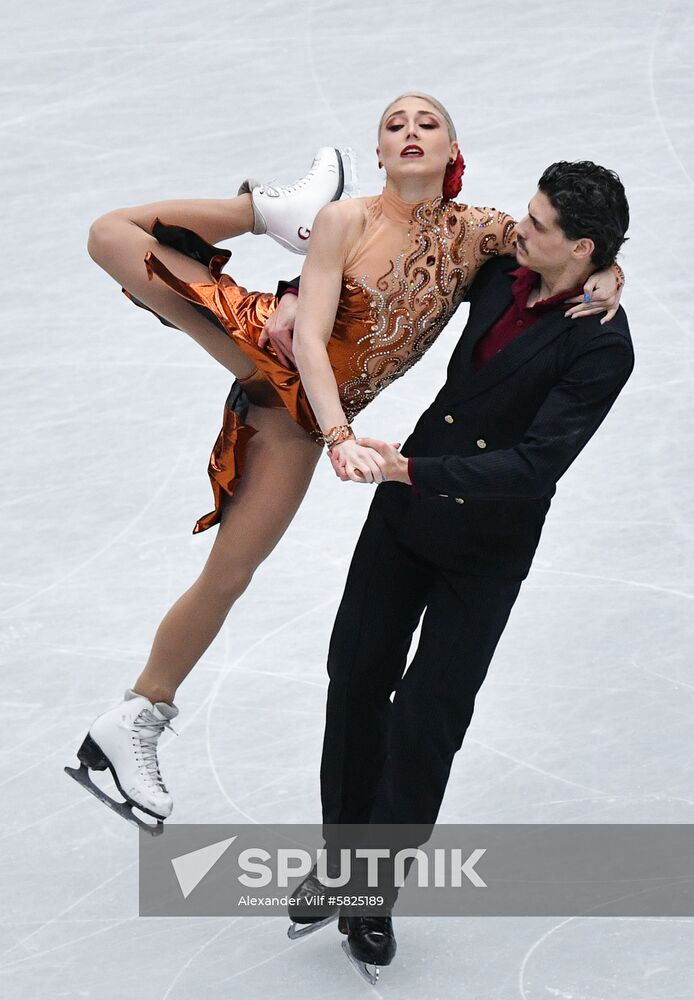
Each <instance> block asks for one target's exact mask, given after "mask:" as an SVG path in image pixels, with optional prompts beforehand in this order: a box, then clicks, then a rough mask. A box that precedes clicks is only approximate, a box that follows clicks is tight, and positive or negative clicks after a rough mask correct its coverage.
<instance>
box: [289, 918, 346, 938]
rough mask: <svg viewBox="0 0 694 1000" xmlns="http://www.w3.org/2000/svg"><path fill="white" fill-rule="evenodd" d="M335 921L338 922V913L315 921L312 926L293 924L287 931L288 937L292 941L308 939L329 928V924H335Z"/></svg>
mask: <svg viewBox="0 0 694 1000" xmlns="http://www.w3.org/2000/svg"><path fill="white" fill-rule="evenodd" d="M333 920H337V913H332V914H331V915H330V916H329V917H325V918H324V919H323V920H314V921H313V923H311V924H292V925H291V926H290V927H289V928H288V929H287V937H288V938H289V939H290V941H298V940H299V938H303V937H308V936H309V934H314V933H315V932H316V931H319V930H321V929H322V928H323V927H327V926H328V924H331V923H332V922H333Z"/></svg>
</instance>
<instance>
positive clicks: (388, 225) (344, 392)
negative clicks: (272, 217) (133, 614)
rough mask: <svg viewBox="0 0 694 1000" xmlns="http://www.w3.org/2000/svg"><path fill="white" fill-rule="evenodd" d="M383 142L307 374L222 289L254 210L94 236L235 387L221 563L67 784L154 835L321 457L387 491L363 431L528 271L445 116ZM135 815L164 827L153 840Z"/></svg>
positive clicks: (107, 260)
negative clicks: (246, 614) (476, 204)
mask: <svg viewBox="0 0 694 1000" xmlns="http://www.w3.org/2000/svg"><path fill="white" fill-rule="evenodd" d="M378 136H379V146H378V149H377V154H378V156H379V164H380V165H382V166H384V167H385V171H386V176H387V180H386V184H385V187H384V189H383V192H382V193H381V194H380V195H378V196H374V197H366V198H356V199H349V200H346V201H342V202H333V203H330V204H327V205H325V206H324V207H323V208H321V209H320V211H319V212H318V214H317V216H316V219H315V223H314V225H313V228H312V232H311V236H310V245H309V250H308V256H307V259H306V262H305V265H304V268H303V273H302V278H301V292H300V296H299V302H298V313H297V320H296V327H295V333H294V341H293V348H294V355H295V359H296V363H297V366H298V371H297V370H295V369H294V368H292V367H290V366H289V365H288V364H286V363H284V360H286V358H285V359H284V360H282V359H281V358H280V355H279V354H278V352H277V351H276V350H275V348H273V346H272V344H271V343H270V344H269V343H267V333H265V335H264V336H262V335H263V329H264V326H265V324H266V322H267V320H268V319H269V318H270V317H271V316H272V314H273V312H274V311H275V310H276V308H277V304H278V299H277V297H276V296H274V295H272V294H269V293H262V292H248V291H247V290H246V289H245V288H242V287H240V286H239V285H237V284H236V283H235V282H234V281H233V279H232V278H231V277H230V276H229V275H227V274H225V273H222V270H221V268H222V265H223V263H224V262H225V261H226V260H227V259H228V258H229V256H230V252H229V251H228V250H223V249H219V248H218V247H215V246H214V245H213V244H214V242H215V241H218V240H225V239H228V238H230V237H232V236H236V235H239V234H241V233H245V232H249V231H258V219H257V218H256V215H255V214H254V205H256V201H255V200H254V195H251V194H243V195H241V196H239V197H237V198H233V199H230V200H223V201H214V200H200V201H197V200H196V201H165V202H159V203H155V204H149V205H143V206H140V207H136V208H124V209H118V210H116V211H113V212H109V213H108V214H106V215H104V216H102V217H101V218H100V219H97V220H96V222H95V223H94V224H93V225H92V227H91V230H90V235H89V244H88V250H89V253H90V255H91V256H92V258H93V259H94V260H95V261H96V262H97V263H98V264H99V265H100V266H101V267H103V268H104V269H105V270H106V271H107V272H108V273H109V274H111V275H112V276H113V277H114V278H115V279H116V281H118V282H119V284H120V285H121V286H122V288H123V291H124V292H125V294H126V295H127V296H128V297H129V298H130V299H132V301H133V302H134V303H135V304H136V305H139V306H143V307H144V308H147V309H149V310H150V311H151V312H153V313H154V314H155V315H156V316H158V318H159V319H160V320H161V321H162V322H163V323H165V324H166V325H168V326H173V327H176V328H178V329H180V330H184V331H185V332H186V333H188V334H190V336H191V337H193V338H194V339H195V340H196V341H197V342H198V343H199V344H200V345H201V346H202V347H204V348H205V349H206V350H207V351H208V353H210V354H211V355H212V356H213V357H214V358H216V359H217V360H218V361H219V362H220V363H221V364H222V365H224V366H225V367H226V368H228V369H229V371H231V372H232V373H233V374H234V375H235V377H236V381H235V382H234V385H233V387H232V391H231V393H230V396H229V398H228V400H227V403H226V407H225V412H224V422H223V427H222V430H221V432H220V434H219V437H218V439H217V442H216V444H215V446H214V450H213V452H212V457H211V459H210V465H209V470H208V471H209V475H210V479H211V483H212V490H213V494H214V500H215V507H214V510H213V511H211V512H210V513H209V514H206V515H205V516H204V517H201V518H200V519H199V520H198V521H197V523H196V525H195V529H194V533H195V532H200V531H204V530H206V529H207V528H210V527H211V526H212V525H214V524H219V529H218V532H217V536H216V538H215V541H214V544H213V546H212V549H211V551H210V554H209V557H208V559H207V561H206V563H205V565H204V567H203V570H202V572H201V574H200V576H199V577H198V579H197V580H196V581H195V582H194V583H193V585H192V586H191V587H190V589H189V590H187V591H186V592H185V593H184V594H183V595H182V596H181V597H179V599H178V600H177V601H176V602H175V604H174V605H173V607H172V608H171V609H170V610H169V611H168V612H167V614H166V615H165V617H164V619H163V620H162V622H161V624H160V626H159V628H158V630H157V633H156V636H155V639H154V643H153V646H152V650H151V653H150V656H149V659H148V661H147V663H146V665H145V667H144V670H143V671H142V673H141V674H140V676H139V677H138V679H137V681H136V682H135V684H134V686H133V687H132V688H131V689H129V690H128V691H127V692H126V695H125V698H124V700H123V702H122V703H121V704H119V705H117V706H116V707H115V708H113V709H110V710H109V711H107V712H106V713H104V714H103V715H101V716H99V718H97V719H96V721H95V722H94V723H93V725H92V726H91V727H90V729H89V732H88V733H87V736H86V737H85V739H84V741H83V743H82V745H81V747H80V749H79V750H78V758H79V760H80V764H81V766H80V768H79V769H72V768H66V770H67V771H68V773H69V774H71V775H72V776H73V777H75V778H77V780H78V781H80V783H82V784H83V785H84V786H85V787H86V788H87V789H88V790H89V791H91V792H92V793H93V794H95V795H96V796H97V797H98V798H100V799H101V800H102V801H104V802H105V803H106V804H107V805H109V806H110V807H111V808H113V809H115V810H116V811H118V812H119V813H120V814H121V815H123V816H124V818H126V819H128V820H129V821H131V822H134V823H135V824H136V825H138V826H140V827H142V828H144V829H148V830H149V831H150V832H159V831H160V830H161V821H162V820H163V819H165V818H166V817H168V816H169V815H170V813H171V810H172V808H173V802H172V798H171V795H170V794H169V792H168V790H167V788H166V785H165V784H164V781H163V779H162V777H161V773H160V769H159V763H158V759H157V741H158V739H159V737H160V735H161V733H162V731H163V730H164V729H165V728H171V720H172V719H174V718H175V717H176V716H177V714H178V709H177V708H176V707H175V705H174V704H173V702H174V697H175V695H176V690H177V688H178V686H179V685H180V684H181V682H182V681H183V680H184V678H185V677H186V676H187V674H188V673H189V672H190V670H191V669H192V668H193V666H194V665H195V664H196V663H197V661H198V660H199V659H200V657H201V656H202V654H203V653H204V652H205V650H206V649H207V647H208V646H209V645H210V643H211V642H212V640H213V639H214V638H215V636H216V635H217V633H218V631H219V629H220V628H221V626H222V623H223V622H224V620H225V618H226V616H227V614H228V612H229V610H230V608H231V607H232V605H233V604H234V602H235V601H236V599H237V598H238V597H239V596H240V595H241V594H242V593H243V592H244V590H245V589H246V587H247V586H248V584H249V582H250V580H251V578H252V576H253V573H254V572H255V570H256V569H257V567H258V566H259V565H260V563H261V562H262V561H263V560H264V559H265V558H266V557H267V556H268V555H269V554H270V552H271V551H272V550H273V548H274V547H275V545H276V544H277V542H278V541H279V540H280V538H281V537H282V535H283V534H284V532H285V531H286V529H287V527H288V526H289V524H290V522H291V520H292V518H293V517H294V514H295V513H296V511H297V509H298V507H299V504H300V503H301V500H302V499H303V496H304V494H305V492H306V489H307V487H308V484H309V482H310V480H311V476H312V475H313V471H314V469H315V467H316V464H317V462H318V460H319V458H320V455H321V453H322V445H323V444H324V443H325V444H327V445H328V448H329V449H331V450H332V453H333V454H334V455H336V456H337V457H338V458H339V460H340V461H341V462H344V464H345V469H346V471H347V473H348V474H349V475H352V476H358V477H360V478H362V479H364V480H365V481H367V482H381V481H382V479H383V475H382V471H381V470H382V466H383V464H384V461H383V459H382V458H381V456H380V455H379V454H378V452H376V451H374V450H372V449H370V448H367V447H363V446H360V445H358V444H357V443H356V440H355V436H354V434H353V432H352V429H351V426H350V424H351V421H352V420H353V419H354V417H355V416H356V414H357V413H359V411H360V410H362V409H363V407H365V406H366V405H367V403H369V402H370V401H371V400H372V399H373V398H374V397H375V396H376V395H377V394H378V393H379V392H380V391H381V390H382V389H384V388H385V387H386V386H387V385H389V384H390V383H391V382H392V381H393V380H394V379H396V378H399V377H400V376H401V375H403V374H404V373H405V372H406V371H407V369H408V368H410V367H411V366H412V365H413V364H415V363H416V362H417V361H418V360H419V359H420V358H421V357H422V356H423V354H424V352H425V351H426V350H427V349H428V348H429V347H430V346H431V344H432V343H433V342H434V340H436V338H437V337H438V335H439V333H440V332H441V330H442V329H443V328H444V326H445V325H446V324H447V323H448V321H449V319H450V318H451V316H452V315H453V313H454V312H455V310H456V309H457V307H458V306H459V304H460V302H461V301H462V300H463V298H464V297H465V293H466V290H467V289H468V288H469V286H470V284H471V283H472V281H473V279H474V278H475V275H476V274H477V272H478V270H479V268H480V267H481V266H482V265H483V264H484V262H485V260H487V259H488V258H489V257H491V256H495V255H497V254H500V253H504V254H512V253H514V242H515V229H514V221H513V219H511V218H510V217H509V216H508V215H506V214H505V213H503V212H498V211H496V210H494V209H487V208H473V207H471V206H468V205H460V204H456V203H454V202H452V201H451V200H450V199H451V198H454V197H455V196H456V195H457V194H458V192H459V190H460V186H461V183H460V178H461V175H462V172H463V169H464V163H463V160H462V156H461V154H460V151H459V148H458V142H457V139H456V132H455V128H454V126H453V122H452V121H451V118H450V115H449V114H448V112H447V111H446V110H445V108H444V107H443V106H442V105H441V104H440V103H439V102H438V101H437V100H435V99H434V98H432V97H428V96H426V95H421V94H407V95H403V96H401V97H399V98H397V99H396V101H394V102H391V104H389V105H388V107H387V108H386V110H385V112H384V114H383V116H382V118H381V122H380V124H379V132H378ZM309 221H310V220H309ZM300 235H301V234H300ZM208 241H209V242H208ZM594 277H595V276H594ZM155 278H156V279H157V280H154V279H155ZM619 284H620V282H619V280H618V279H617V278H616V277H615V276H614V274H613V273H611V272H609V271H608V272H605V274H604V275H602V274H601V275H600V279H599V285H600V289H601V290H600V291H599V292H598V298H599V299H600V300H601V301H602V300H605V302H604V304H603V306H602V307H603V308H607V307H610V306H613V305H614V306H615V308H616V304H618V296H616V293H617V292H618V289H619ZM591 307H592V309H593V310H595V308H597V303H596V301H595V300H594V301H593V302H592V303H591ZM587 308H588V307H586V310H584V311H587ZM259 340H260V344H259ZM107 768H108V769H109V770H110V771H111V774H112V776H113V778H114V780H115V782H116V785H117V786H118V789H119V790H120V792H121V794H122V795H123V797H124V799H125V802H124V803H118V802H116V801H115V800H113V799H111V798H110V797H109V796H108V795H106V794H105V793H104V792H102V791H101V790H100V789H98V788H97V786H96V785H94V784H93V783H92V782H91V780H90V778H89V773H88V772H89V769H92V770H106V769H107ZM133 806H136V807H137V808H139V809H141V810H143V811H144V812H145V813H148V814H149V815H151V816H153V817H155V818H156V819H157V821H158V822H157V825H156V827H155V826H154V825H152V824H148V823H145V822H144V821H142V820H141V819H139V817H137V816H136V815H135V814H134V813H133V812H132V807H133Z"/></svg>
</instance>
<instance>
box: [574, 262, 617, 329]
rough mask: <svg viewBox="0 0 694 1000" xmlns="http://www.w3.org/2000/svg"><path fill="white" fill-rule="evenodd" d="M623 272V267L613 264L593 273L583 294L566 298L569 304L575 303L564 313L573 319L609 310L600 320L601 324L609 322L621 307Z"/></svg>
mask: <svg viewBox="0 0 694 1000" xmlns="http://www.w3.org/2000/svg"><path fill="white" fill-rule="evenodd" d="M621 273H622V271H621V268H618V267H617V265H612V267H607V268H605V269H604V270H603V271H596V273H595V274H591V276H590V278H588V280H587V281H586V283H585V285H584V286H583V295H577V296H576V298H574V299H567V300H566V302H567V304H573V308H571V309H568V310H567V311H566V312H565V313H564V315H565V316H570V317H571V319H580V318H581V317H583V316H593V315H595V314H596V313H600V312H605V310H607V315H606V316H604V317H603V319H601V320H600V325H601V326H602V325H604V324H605V323H608V322H609V321H610V320H611V319H613V318H614V315H615V313H616V312H617V310H618V309H619V300H620V299H621V297H622V288H623V287H624V281H623V279H620V275H621ZM586 296H588V299H586Z"/></svg>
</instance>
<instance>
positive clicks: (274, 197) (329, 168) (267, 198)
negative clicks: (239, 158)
mask: <svg viewBox="0 0 694 1000" xmlns="http://www.w3.org/2000/svg"><path fill="white" fill-rule="evenodd" d="M356 165H357V161H356V156H355V154H354V151H353V150H351V149H344V150H339V149H334V148H333V147H332V146H322V147H321V148H320V149H319V150H318V152H317V153H316V155H315V157H314V160H313V163H312V164H311V169H310V170H309V172H308V173H307V174H306V175H305V176H304V177H302V178H301V179H300V180H298V181H296V183H294V184H288V185H284V186H282V185H280V184H261V183H260V182H259V181H257V180H255V179H254V178H253V177H249V178H248V179H247V180H245V181H244V182H243V184H242V185H241V187H240V188H239V194H250V195H251V198H252V199H253V216H254V220H255V225H254V226H253V232H254V233H255V235H256V236H260V235H262V234H266V235H267V236H270V237H272V239H273V240H275V241H276V242H277V243H279V244H280V245H281V246H283V247H285V248H286V249H287V250H291V251H292V253H300V254H305V253H308V246H309V241H310V239H311V227H312V226H313V220H314V219H315V217H316V214H317V213H318V211H319V209H321V208H322V207H323V206H324V205H327V204H328V203H329V202H331V201H339V200H340V198H341V197H342V196H343V195H344V196H345V197H347V198H351V197H354V196H355V194H356V190H357V170H356Z"/></svg>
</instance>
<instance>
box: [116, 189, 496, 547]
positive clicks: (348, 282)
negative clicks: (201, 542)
mask: <svg viewBox="0 0 694 1000" xmlns="http://www.w3.org/2000/svg"><path fill="white" fill-rule="evenodd" d="M358 203H359V205H360V207H361V210H362V212H363V227H362V229H361V234H360V236H359V238H358V240H357V241H356V243H355V245H354V247H353V248H352V249H351V250H350V252H349V254H348V256H347V258H346V261H345V271H344V275H343V279H342V288H341V292H340V298H339V302H338V307H337V313H336V316H335V324H334V327H333V332H332V335H331V337H330V340H329V341H328V345H327V352H328V358H329V359H330V364H331V366H332V369H333V372H334V374H335V381H336V382H337V387H338V391H339V395H340V401H341V403H342V407H343V409H344V412H345V415H346V417H347V419H348V420H349V421H350V422H351V421H352V420H353V418H354V417H355V416H356V415H357V413H359V412H360V410H362V409H363V408H364V407H365V406H366V405H367V403H369V402H371V400H372V399H374V398H375V397H376V396H377V395H378V394H379V392H381V390H382V389H385V387H386V386H387V385H390V383H391V382H392V381H393V380H394V379H396V378H400V376H401V375H404V374H405V372H406V371H407V370H408V369H409V368H411V367H412V365H414V364H416V362H417V361H419V359H420V358H421V357H422V356H423V355H424V353H425V351H426V350H427V349H428V348H429V347H431V345H432V344H433V343H434V341H435V340H436V338H437V337H438V335H439V334H440V332H441V330H443V328H444V326H445V325H446V324H447V323H448V321H449V319H450V318H451V316H452V315H453V313H454V312H455V310H456V309H457V308H458V306H459V305H460V303H461V302H462V300H463V298H464V297H465V293H466V291H467V289H468V288H469V286H470V284H471V283H472V281H473V279H474V278H475V276H476V274H477V272H478V270H479V268H480V267H481V266H482V264H484V262H485V260H487V259H488V258H489V257H493V256H497V255H498V254H510V253H513V252H514V250H515V223H514V220H513V219H512V218H510V216H508V215H506V214H505V213H504V212H498V211H496V209H492V208H474V207H472V206H470V205H460V204H457V203H456V202H452V201H445V200H444V199H443V198H441V197H438V198H434V199H433V200H429V201H421V202H417V203H416V204H412V203H410V202H406V201H403V200H402V199H401V198H399V197H397V196H396V195H395V194H393V192H392V191H390V190H389V189H388V188H384V189H383V192H382V194H380V195H377V196H375V197H371V198H361V199H358ZM153 235H154V236H155V237H156V239H157V240H158V241H159V242H160V243H165V244H167V245H169V246H172V247H174V248H175V249H177V250H179V251H180V252H181V253H184V254H186V255H187V256H189V257H191V258H193V259H194V260H197V261H200V262H201V263H203V264H205V265H207V267H208V269H209V272H210V278H211V281H209V282H207V281H205V282H186V281H183V280H181V279H180V278H177V277H176V275H174V274H172V273H171V271H169V269H168V268H167V267H165V265H164V264H163V263H162V262H161V261H160V260H159V259H158V257H157V256H156V254H154V253H152V251H148V253H147V254H146V256H145V265H146V267H147V273H148V275H149V277H150V278H152V277H153V276H154V275H157V277H159V278H161V280H162V281H164V282H166V284H167V285H168V286H169V287H170V288H171V289H173V290H174V291H175V292H178V294H179V295H182V296H183V297H184V298H185V299H187V300H188V301H190V302H192V303H193V305H194V306H195V307H196V308H197V309H198V310H199V311H200V312H202V313H203V314H204V315H205V316H206V318H208V319H209V320H210V321H211V322H213V323H214V324H215V325H216V326H218V327H220V328H221V329H222V330H224V332H225V333H226V334H228V336H230V337H231V338H232V339H233V341H234V343H235V344H236V345H237V346H238V347H239V348H240V349H241V350H242V351H243V352H244V354H246V355H248V357H249V358H250V359H251V360H252V361H253V363H254V364H255V366H256V368H257V373H254V374H253V375H251V376H250V377H249V378H247V379H243V380H238V379H237V380H236V381H235V382H234V384H233V386H232V389H231V392H230V394H229V397H228V399H227V401H226V405H225V408H224V421H223V426H222V429H221V431H220V432H219V435H218V437H217V440H216V442H215V445H214V448H213V450H212V455H211V457H210V463H209V467H208V474H209V477H210V482H211V484H212V492H213V494H214V500H215V508H214V510H213V511H211V512H210V513H209V514H205V515H204V517H201V518H200V519H199V520H198V521H197V523H196V525H195V527H194V529H193V534H197V533H198V532H200V531H205V530H206V529H207V528H210V527H212V525H213V524H217V523H218V522H219V520H220V515H221V504H222V496H223V493H224V492H226V493H228V494H229V495H233V493H234V488H235V485H236V482H237V480H238V479H239V477H240V476H241V475H242V474H243V465H244V453H245V446H246V442H247V441H248V439H249V438H250V437H251V436H252V435H253V434H255V433H256V431H255V430H254V429H253V428H252V427H251V426H249V425H248V424H246V423H245V422H244V421H245V418H246V413H247V410H248V403H249V402H251V403H255V404H257V405H261V406H285V407H286V408H287V409H288V410H289V412H290V414H291V415H292V417H293V418H294V420H296V421H297V422H298V423H299V424H301V426H302V427H303V428H304V429H305V430H306V432H307V433H308V434H309V435H310V436H311V437H312V438H313V440H315V441H321V440H322V436H321V432H320V428H319V426H318V423H317V421H316V418H315V416H314V413H313V411H312V409H311V406H310V403H309V401H308V397H307V396H306V392H305V390H304V387H303V386H302V384H301V379H300V377H299V373H298V372H297V371H296V370H295V369H292V368H287V367H285V365H283V364H282V362H281V361H280V360H279V358H278V357H277V355H276V353H275V350H274V348H273V347H272V345H270V344H266V345H265V346H264V347H259V346H258V337H259V336H260V333H261V331H262V329H263V326H264V324H265V322H266V321H267V319H268V317H269V316H270V315H271V314H272V312H273V311H274V310H275V308H276V307H277V302H278V300H277V298H276V296H275V295H272V294H270V293H269V292H249V291H248V290H247V289H245V288H242V287H241V286H240V285H237V284H236V282H235V281H234V279H233V278H232V277H230V275H228V274H225V273H223V272H222V267H223V266H224V264H225V263H226V262H227V261H228V259H229V257H230V256H231V251H229V250H226V249H222V248H220V247H215V246H211V245H210V244H209V243H206V242H205V240H203V239H202V237H200V236H198V235H197V233H194V232H192V231H191V230H189V229H184V228H183V227H181V226H167V225H165V224H163V223H162V222H161V221H160V220H159V219H157V220H156V222H155V225H154V227H153ZM123 292H124V293H125V295H127V296H128V298H129V299H131V301H133V302H134V303H135V305H138V306H142V307H143V308H145V309H149V307H148V306H146V305H145V304H144V303H142V302H140V301H139V300H138V299H136V298H135V297H134V296H132V295H131V294H130V293H129V292H128V291H127V289H125V288H124V289H123ZM149 311H150V312H154V310H151V309H150V310H149ZM155 315H156V316H157V317H158V319H159V320H160V321H161V322H162V323H164V324H165V325H166V326H173V324H172V323H170V322H168V320H166V319H164V318H163V317H161V316H159V314H158V313H155Z"/></svg>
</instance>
